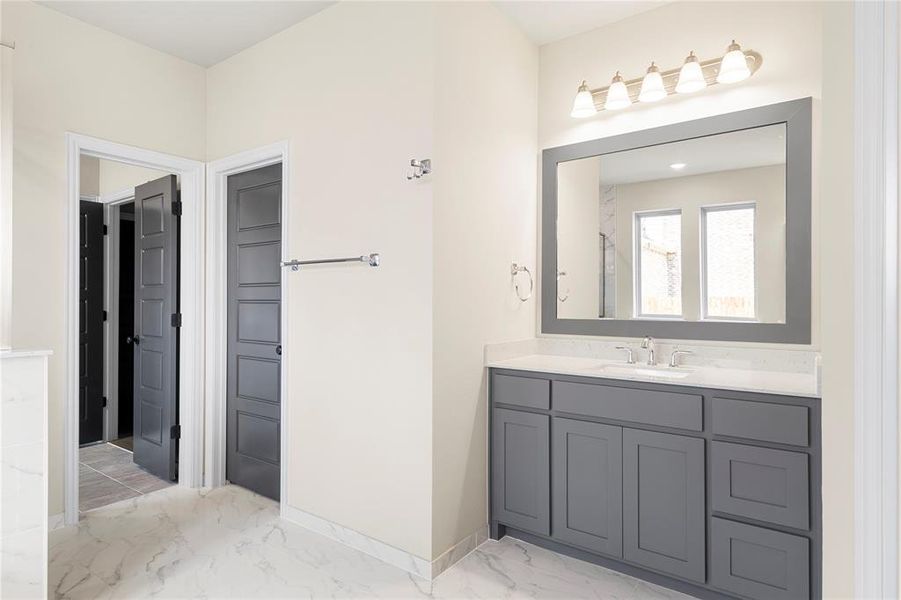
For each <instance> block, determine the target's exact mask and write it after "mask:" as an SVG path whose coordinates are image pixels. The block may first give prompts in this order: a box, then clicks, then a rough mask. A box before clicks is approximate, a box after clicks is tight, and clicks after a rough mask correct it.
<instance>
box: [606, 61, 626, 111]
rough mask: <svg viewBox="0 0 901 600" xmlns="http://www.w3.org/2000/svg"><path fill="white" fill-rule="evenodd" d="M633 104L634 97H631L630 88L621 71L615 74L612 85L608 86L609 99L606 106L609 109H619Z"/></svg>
mask: <svg viewBox="0 0 901 600" xmlns="http://www.w3.org/2000/svg"><path fill="white" fill-rule="evenodd" d="M630 104H632V98H630V97H629V90H628V88H626V84H625V83H624V82H623V77H622V75H620V74H619V71H617V72H616V75H614V76H613V81H611V82H610V87H609V88H607V100H606V101H605V102H604V108H605V109H607V110H617V109H619V108H626V107H627V106H629V105H630Z"/></svg>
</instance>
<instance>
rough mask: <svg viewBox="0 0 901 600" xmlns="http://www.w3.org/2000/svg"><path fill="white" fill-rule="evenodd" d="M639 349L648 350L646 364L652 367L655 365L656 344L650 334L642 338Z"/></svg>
mask: <svg viewBox="0 0 901 600" xmlns="http://www.w3.org/2000/svg"><path fill="white" fill-rule="evenodd" d="M641 349H642V350H647V351H648V363H647V364H648V366H650V367H653V366H656V365H657V353H656V346H655V344H654V338H652V337H651V336H649V335H648V336H645V338H644V339H643V340H641Z"/></svg>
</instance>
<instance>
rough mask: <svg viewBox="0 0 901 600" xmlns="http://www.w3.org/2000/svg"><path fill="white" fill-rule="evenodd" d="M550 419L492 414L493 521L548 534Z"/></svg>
mask: <svg viewBox="0 0 901 600" xmlns="http://www.w3.org/2000/svg"><path fill="white" fill-rule="evenodd" d="M549 428H550V417H549V416H547V415H536V414H534V413H528V412H520V411H517V410H507V409H505V408H495V409H494V412H493V413H492V436H491V439H492V444H493V445H492V448H491V455H492V459H491V465H492V471H493V473H492V493H491V496H492V509H493V510H492V514H493V518H494V519H495V520H496V521H500V522H501V523H503V524H505V525H509V526H511V527H515V528H517V529H523V530H526V531H531V532H534V533H540V534H543V535H548V534H549V533H550V527H551V515H550V509H551V506H550V500H551V499H550V437H549V435H550V432H549Z"/></svg>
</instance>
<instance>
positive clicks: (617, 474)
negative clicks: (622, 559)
mask: <svg viewBox="0 0 901 600" xmlns="http://www.w3.org/2000/svg"><path fill="white" fill-rule="evenodd" d="M552 435H553V445H552V449H553V465H552V468H551V473H552V477H553V495H552V498H553V507H554V508H553V512H554V514H553V533H554V538H555V539H558V540H562V541H565V542H569V543H571V544H573V545H575V546H580V547H582V548H586V549H588V550H593V551H595V552H600V553H601V554H607V555H609V556H617V557H619V556H622V553H623V552H622V550H623V544H622V542H623V520H622V516H623V510H622V508H623V505H622V502H623V459H622V444H623V429H622V427H615V426H612V425H604V424H601V423H590V422H585V421H575V420H572V419H561V418H554V419H553V424H552Z"/></svg>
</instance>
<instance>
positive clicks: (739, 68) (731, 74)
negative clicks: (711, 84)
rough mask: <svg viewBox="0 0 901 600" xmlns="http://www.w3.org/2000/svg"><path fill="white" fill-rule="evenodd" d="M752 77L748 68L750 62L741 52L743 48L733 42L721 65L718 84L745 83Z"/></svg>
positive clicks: (717, 76)
mask: <svg viewBox="0 0 901 600" xmlns="http://www.w3.org/2000/svg"><path fill="white" fill-rule="evenodd" d="M750 76H751V69H749V68H748V60H747V58H745V53H744V52H742V51H741V46H739V45H738V44H736V43H735V40H732V43H731V44H729V47H728V48H727V49H726V56H724V57H723V62H722V63H721V64H720V72H719V73H717V75H716V81H717V83H738V82H739V81H744V80H745V79H747V78H748V77H750Z"/></svg>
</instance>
